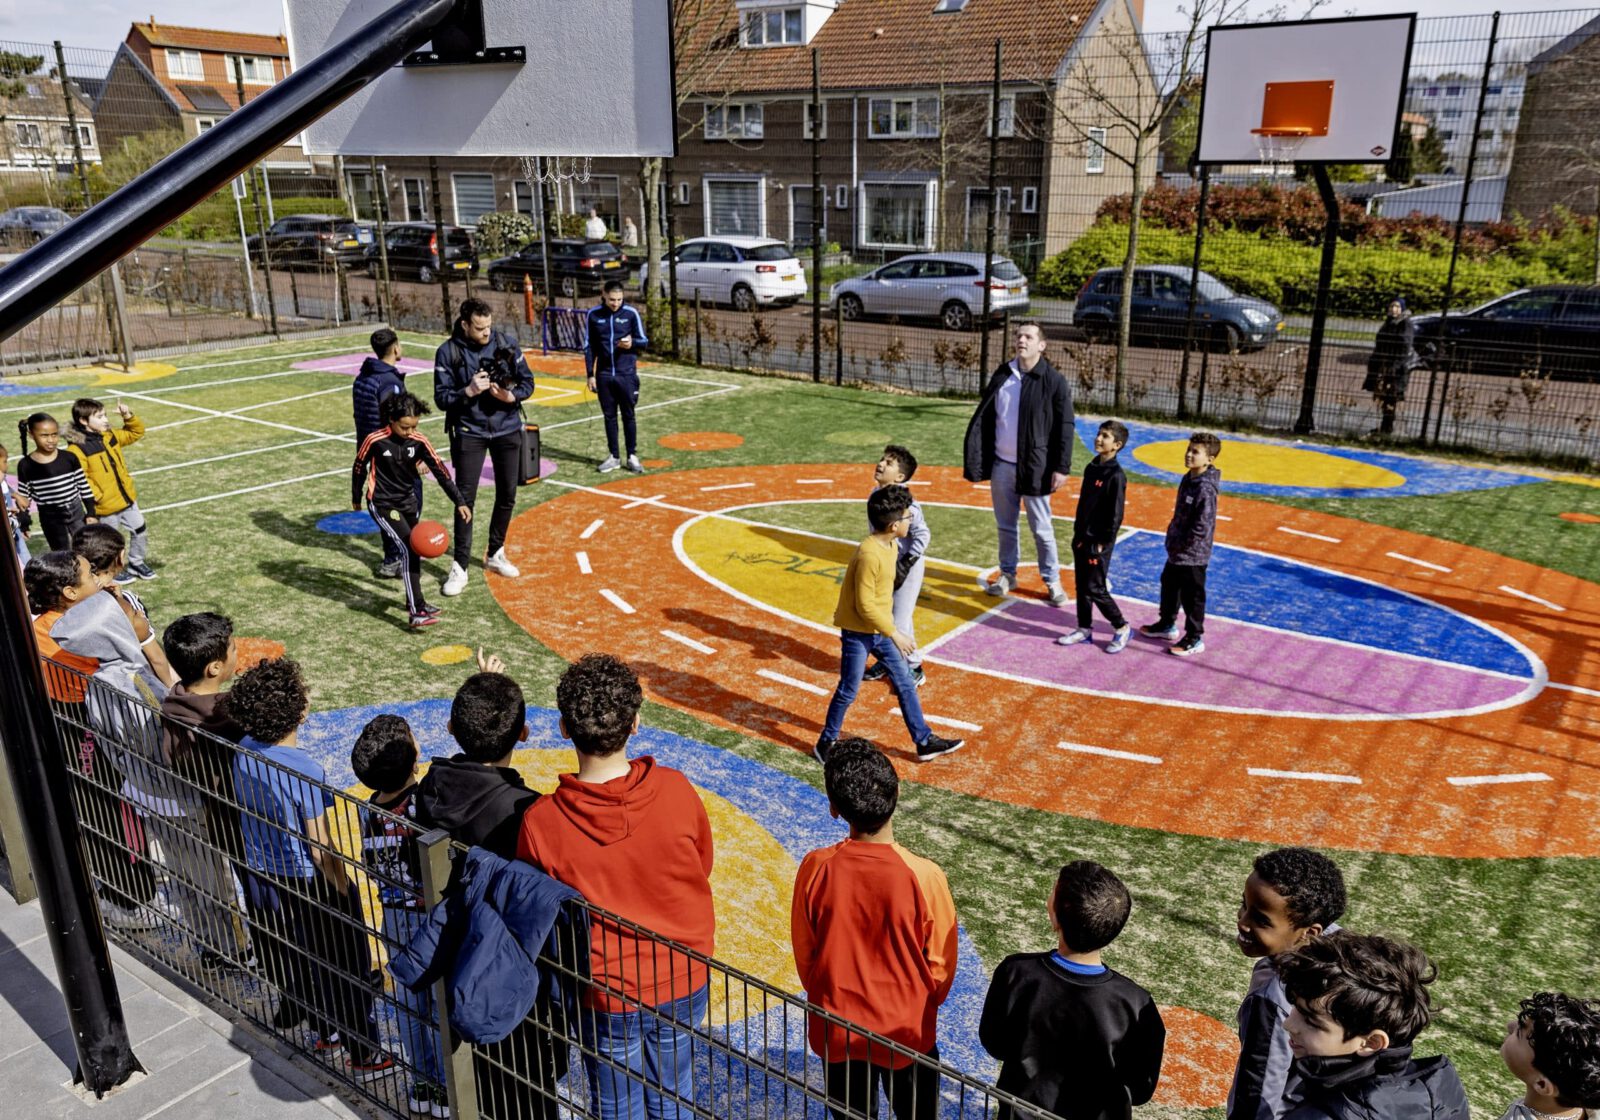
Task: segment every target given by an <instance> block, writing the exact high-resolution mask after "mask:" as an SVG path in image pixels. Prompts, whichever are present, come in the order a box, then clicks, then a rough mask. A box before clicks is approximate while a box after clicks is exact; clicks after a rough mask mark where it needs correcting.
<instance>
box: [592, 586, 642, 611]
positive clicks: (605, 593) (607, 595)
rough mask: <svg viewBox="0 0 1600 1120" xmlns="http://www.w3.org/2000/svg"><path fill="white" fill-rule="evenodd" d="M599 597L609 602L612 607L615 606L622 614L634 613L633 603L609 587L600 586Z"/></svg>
mask: <svg viewBox="0 0 1600 1120" xmlns="http://www.w3.org/2000/svg"><path fill="white" fill-rule="evenodd" d="M600 597H601V598H603V599H604V600H605V601H606V602H608V603H610V604H611V605H612V606H613V607H616V608H617V610H619V611H621V612H622V613H623V614H633V613H634V609H633V604H632V603H630V602H628V600H626V599H624V598H623V597H622V596H621V595H618V594H617V593H616V592H615V591H613V590H611V588H609V587H602V588H601V589H600Z"/></svg>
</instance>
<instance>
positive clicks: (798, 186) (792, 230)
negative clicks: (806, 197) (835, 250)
mask: <svg viewBox="0 0 1600 1120" xmlns="http://www.w3.org/2000/svg"><path fill="white" fill-rule="evenodd" d="M796 191H804V192H806V193H807V194H809V193H810V192H811V184H810V183H795V184H793V185H791V186H790V187H789V244H790V245H793V244H795V237H796V235H797V234H798V233H799V230H798V228H797V227H796V225H795V220H794V199H795V192H796ZM818 214H819V216H820V217H821V218H822V243H823V244H824V245H826V244H827V243H828V192H827V189H826V188H824V189H823V191H822V209H821V210H820V211H818ZM807 232H809V231H807Z"/></svg>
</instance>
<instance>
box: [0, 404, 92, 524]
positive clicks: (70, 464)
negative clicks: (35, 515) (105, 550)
mask: <svg viewBox="0 0 1600 1120" xmlns="http://www.w3.org/2000/svg"><path fill="white" fill-rule="evenodd" d="M17 430H18V431H19V432H21V433H22V450H23V452H24V454H23V456H22V458H20V459H18V460H17V508H18V509H20V510H26V509H27V508H28V506H29V505H30V504H31V505H33V506H35V507H37V509H38V512H39V528H41V529H43V530H44V539H45V540H46V541H48V542H50V548H51V550H52V551H65V550H67V549H70V548H71V547H72V534H74V533H76V532H77V531H78V530H79V529H81V528H83V526H84V525H85V524H86V523H88V522H91V521H94V520H96V518H95V515H94V491H92V490H90V489H89V479H88V478H87V477H86V476H85V475H84V473H83V467H81V466H80V465H79V464H78V460H77V459H75V458H74V457H73V456H71V455H63V454H62V453H61V451H60V447H61V428H60V427H59V426H58V425H57V424H56V418H55V417H54V416H51V415H49V414H48V413H45V412H35V413H34V414H33V415H32V416H30V417H28V418H27V419H26V420H23V421H22V422H20V423H19V424H18V425H17ZM30 437H31V438H32V439H33V443H34V449H33V451H31V452H29V451H28V440H29V438H30Z"/></svg>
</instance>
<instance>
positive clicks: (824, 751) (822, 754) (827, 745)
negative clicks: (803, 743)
mask: <svg viewBox="0 0 1600 1120" xmlns="http://www.w3.org/2000/svg"><path fill="white" fill-rule="evenodd" d="M838 741H839V740H837V739H818V740H817V745H816V746H815V747H812V748H811V757H812V758H814V759H816V760H817V761H818V762H820V763H822V764H823V765H824V766H826V765H827V764H828V752H829V751H831V750H833V745H834V744H835V743H837V742H838Z"/></svg>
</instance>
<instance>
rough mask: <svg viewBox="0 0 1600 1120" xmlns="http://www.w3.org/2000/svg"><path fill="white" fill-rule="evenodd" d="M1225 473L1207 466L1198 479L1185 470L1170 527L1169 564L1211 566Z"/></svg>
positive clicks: (1168, 543) (1168, 530) (1168, 540)
mask: <svg viewBox="0 0 1600 1120" xmlns="http://www.w3.org/2000/svg"><path fill="white" fill-rule="evenodd" d="M1221 486H1222V472H1221V471H1219V470H1217V468H1216V467H1207V468H1206V469H1205V470H1203V471H1201V472H1200V475H1199V476H1198V477H1196V476H1195V475H1192V474H1190V473H1189V472H1187V471H1185V472H1184V475H1183V481H1181V482H1179V483H1178V497H1177V501H1176V503H1175V504H1174V508H1173V511H1172V521H1171V522H1170V523H1169V524H1168V525H1167V563H1169V564H1194V565H1197V566H1201V567H1203V566H1205V565H1206V564H1209V563H1211V539H1212V537H1214V536H1215V535H1216V532H1217V490H1218V489H1219V488H1220V487H1221Z"/></svg>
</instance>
